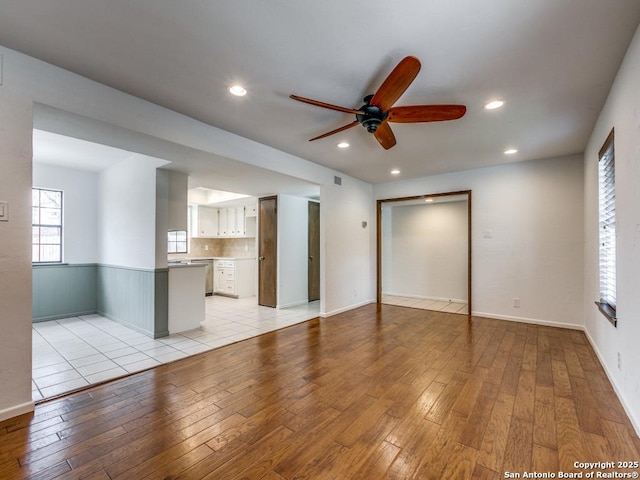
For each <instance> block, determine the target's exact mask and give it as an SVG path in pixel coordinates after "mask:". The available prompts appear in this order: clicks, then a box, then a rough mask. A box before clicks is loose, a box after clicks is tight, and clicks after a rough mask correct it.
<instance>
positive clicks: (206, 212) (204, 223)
mask: <svg viewBox="0 0 640 480" xmlns="http://www.w3.org/2000/svg"><path fill="white" fill-rule="evenodd" d="M197 211H198V215H197V227H196V230H195V231H196V232H197V235H193V229H192V235H191V236H193V237H217V236H218V235H219V234H220V233H219V230H218V209H217V208H214V207H205V206H203V205H198V207H197Z"/></svg>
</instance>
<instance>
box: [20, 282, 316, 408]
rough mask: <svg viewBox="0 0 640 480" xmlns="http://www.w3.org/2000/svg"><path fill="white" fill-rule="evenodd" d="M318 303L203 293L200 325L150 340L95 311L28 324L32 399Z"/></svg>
mask: <svg viewBox="0 0 640 480" xmlns="http://www.w3.org/2000/svg"><path fill="white" fill-rule="evenodd" d="M319 309H320V302H311V303H308V304H304V305H300V306H297V307H291V308H287V309H282V310H276V309H274V308H269V307H261V306H259V305H258V304H257V300H256V298H255V297H252V298H244V299H234V298H227V297H221V296H218V295H214V296H212V297H207V298H206V319H205V321H204V322H202V323H201V326H200V328H198V329H195V330H189V331H187V332H182V333H176V334H172V335H170V336H168V337H164V338H159V339H156V340H154V339H152V338H149V337H147V336H146V335H143V334H141V333H138V332H136V331H135V330H132V329H130V328H127V327H125V326H123V325H120V324H119V323H116V322H113V321H111V320H109V319H107V318H104V317H102V316H100V315H86V316H82V317H72V318H65V319H61V320H53V321H49V322H40V323H34V324H33V371H32V382H31V388H32V396H33V400H34V401H37V400H42V399H45V398H50V397H55V396H57V395H61V394H63V393H67V392H70V391H73V390H76V389H78V388H82V387H86V386H88V385H92V384H95V383H100V382H103V381H105V380H110V379H113V378H117V377H120V376H123V375H127V374H129V373H134V372H138V371H141V370H145V369H147V368H150V367H154V366H156V365H160V364H162V363H167V362H171V361H174V360H178V359H180V358H184V357H187V356H189V355H194V354H196V353H200V352H204V351H206V350H211V349H213V348H217V347H221V346H224V345H228V344H231V343H235V342H238V341H240V340H245V339H247V338H251V337H254V336H257V335H261V334H263V333H266V332H269V331H273V330H278V329H280V328H284V327H287V326H289V325H294V324H296V323H300V322H304V321H306V320H309V319H311V318H315V317H317V316H318V312H319Z"/></svg>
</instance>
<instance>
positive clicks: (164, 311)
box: [153, 268, 169, 338]
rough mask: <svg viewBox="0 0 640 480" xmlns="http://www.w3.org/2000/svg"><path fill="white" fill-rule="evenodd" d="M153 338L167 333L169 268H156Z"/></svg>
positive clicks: (164, 335)
mask: <svg viewBox="0 0 640 480" xmlns="http://www.w3.org/2000/svg"><path fill="white" fill-rule="evenodd" d="M155 317H156V318H155V332H154V335H153V336H154V338H159V337H166V336H167V335H169V269H168V268H165V269H158V270H156V288H155Z"/></svg>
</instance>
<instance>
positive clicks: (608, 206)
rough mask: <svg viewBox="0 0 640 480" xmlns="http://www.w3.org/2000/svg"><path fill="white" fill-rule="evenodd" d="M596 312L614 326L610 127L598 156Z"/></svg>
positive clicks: (613, 186)
mask: <svg viewBox="0 0 640 480" xmlns="http://www.w3.org/2000/svg"><path fill="white" fill-rule="evenodd" d="M598 157H599V160H598V182H599V192H598V197H599V231H600V237H599V240H600V242H599V250H600V263H599V266H600V301H599V302H596V304H597V305H598V308H599V309H600V311H601V312H602V313H603V314H604V316H605V317H607V318H608V319H609V321H610V322H611V323H612V324H613V325H614V326H615V325H616V322H617V320H616V178H615V173H616V169H615V152H614V146H613V130H611V133H610V134H609V136H608V137H607V140H606V141H605V142H604V145H603V146H602V148H601V149H600V153H599V155H598Z"/></svg>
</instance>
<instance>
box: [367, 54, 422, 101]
mask: <svg viewBox="0 0 640 480" xmlns="http://www.w3.org/2000/svg"><path fill="white" fill-rule="evenodd" d="M419 71H420V60H418V59H417V58H416V57H405V58H403V59H402V60H401V61H400V63H398V65H396V68H394V69H393V71H392V72H391V73H390V74H389V76H388V77H387V78H386V79H385V81H384V82H382V85H380V88H378V91H377V92H376V93H375V94H374V95H373V98H372V99H371V102H369V103H370V104H371V105H377V106H378V107H379V108H380V110H382V111H383V112H386V111H387V110H389V109H390V108H391V107H393V104H394V103H396V101H397V100H398V99H399V98H400V97H401V96H402V94H403V93H404V91H405V90H406V89H407V88H408V87H409V85H411V82H413V80H414V79H415V78H416V76H417V75H418V72H419Z"/></svg>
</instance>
